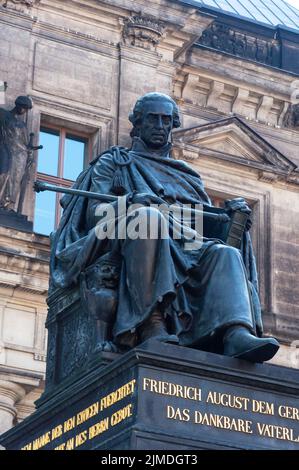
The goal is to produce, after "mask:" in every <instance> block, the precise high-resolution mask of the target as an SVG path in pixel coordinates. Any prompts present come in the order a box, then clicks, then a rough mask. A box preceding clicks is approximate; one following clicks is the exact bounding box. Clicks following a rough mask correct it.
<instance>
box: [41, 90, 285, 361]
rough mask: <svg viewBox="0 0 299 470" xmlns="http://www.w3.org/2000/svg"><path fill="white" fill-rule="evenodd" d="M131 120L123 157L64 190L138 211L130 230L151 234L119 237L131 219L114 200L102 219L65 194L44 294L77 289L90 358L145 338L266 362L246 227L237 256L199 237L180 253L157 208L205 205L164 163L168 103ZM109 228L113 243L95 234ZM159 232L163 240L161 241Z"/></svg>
mask: <svg viewBox="0 0 299 470" xmlns="http://www.w3.org/2000/svg"><path fill="white" fill-rule="evenodd" d="M130 121H131V123H132V125H133V130H132V132H131V136H132V147H131V149H130V150H128V149H124V148H122V147H112V148H111V149H110V150H108V151H106V152H104V153H103V154H102V155H100V156H99V157H98V158H96V159H95V160H94V161H92V162H91V164H90V166H89V168H88V169H87V170H85V171H83V173H81V175H79V177H78V179H77V181H76V183H75V184H74V186H73V188H75V189H77V190H83V191H88V192H94V193H100V194H104V195H116V196H120V197H121V198H122V201H123V202H124V205H125V208H126V210H127V209H130V207H131V206H132V205H133V204H139V210H138V220H139V222H140V221H141V222H143V221H145V224H147V221H148V220H151V217H152V218H153V219H154V220H155V221H156V223H157V226H158V233H159V236H157V237H151V236H146V237H137V238H134V237H121V236H119V233H120V227H124V226H125V227H128V224H129V223H130V222H131V221H132V215H130V214H129V215H128V213H127V212H126V211H125V212H124V213H120V212H119V205H118V203H117V202H113V203H111V205H112V206H113V208H114V214H116V215H115V216H114V217H111V219H109V217H108V219H107V212H109V211H108V208H107V210H106V212H105V210H104V212H105V216H104V217H103V213H104V212H103V211H102V212H101V210H100V211H99V208H100V209H103V207H104V206H103V204H100V205H99V201H98V200H96V199H92V198H86V197H82V196H79V195H75V194H72V195H65V196H64V197H63V198H62V201H61V203H62V206H63V209H64V211H63V216H62V219H61V222H60V225H59V227H58V229H57V231H56V232H54V233H53V234H52V255H51V275H50V292H53V291H55V290H57V289H59V290H67V289H69V288H70V287H72V286H76V285H77V286H79V287H80V289H81V302H83V304H84V306H85V308H86V309H87V310H88V312H89V314H90V315H92V316H93V318H95V319H96V325H97V326H96V328H97V341H96V350H97V351H115V350H122V349H126V348H132V347H134V346H135V345H137V344H139V343H141V342H143V341H145V340H147V339H151V338H152V339H156V340H157V341H161V342H169V343H174V344H178V345H181V346H185V347H192V348H197V349H202V350H206V351H211V352H216V353H220V354H224V355H227V356H232V357H237V358H241V359H245V360H249V361H251V362H263V361H266V360H269V359H271V358H272V357H273V356H274V354H275V353H276V352H277V350H278V348H279V344H278V342H277V341H276V340H275V339H274V338H264V337H263V327H262V319H261V308H260V303H259V298H258V283H257V273H256V266H255V259H254V255H253V252H252V246H251V242H250V236H249V232H248V230H249V228H250V225H251V224H250V220H249V223H248V224H247V227H246V231H245V233H244V236H243V244H242V248H241V249H240V250H238V249H236V248H233V247H231V246H227V245H226V244H225V243H223V242H221V241H220V240H217V239H207V238H204V240H203V243H202V245H201V246H200V247H198V246H197V245H194V249H188V250H186V249H185V244H184V242H185V240H184V239H183V238H182V239H177V238H175V237H174V236H173V233H174V230H177V228H178V226H179V228H181V227H180V223H182V224H183V222H180V220H175V218H172V219H171V218H170V219H168V220H167V223H168V225H167V226H166V219H165V217H164V215H163V212H161V210H159V208H157V207H159V205H160V204H162V203H163V204H164V206H165V205H166V206H167V205H170V204H176V205H179V206H184V205H188V204H190V205H194V204H203V205H204V206H205V207H209V206H211V201H210V198H209V196H208V195H207V193H206V191H205V189H204V186H203V183H202V180H201V178H200V176H199V175H198V174H197V173H196V172H195V171H194V170H193V169H192V168H191V167H190V166H189V165H187V164H186V163H185V162H183V161H180V160H175V159H173V158H172V157H171V143H169V137H170V134H171V131H172V129H173V128H178V127H179V126H180V118H179V112H178V108H177V105H176V103H175V102H174V101H173V100H172V99H171V98H170V97H168V96H167V95H163V94H160V93H148V94H146V95H144V96H143V97H141V98H140V99H139V100H138V101H137V102H136V104H135V107H134V110H133V112H132V114H131V115H130ZM153 204H155V205H156V206H155V207H153ZM235 210H239V211H244V212H246V213H247V214H248V213H249V212H250V208H249V207H248V205H247V204H246V202H245V201H244V200H242V199H236V200H232V201H230V202H228V203H227V213H232V212H234V211H235ZM100 213H101V215H99V214H100ZM112 219H113V220H112ZM112 225H113V226H114V228H115V226H116V232H115V233H116V235H115V236H114V237H106V238H104V237H102V236H99V233H100V232H101V233H103V232H105V231H106V232H109V230H110V228H111V227H112ZM165 227H166V230H168V233H169V234H172V235H171V236H168V237H162V236H160V235H161V233H162V232H163V230H164V229H165ZM164 233H165V232H164ZM147 235H148V234H147Z"/></svg>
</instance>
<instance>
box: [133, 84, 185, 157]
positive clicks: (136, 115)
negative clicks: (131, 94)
mask: <svg viewBox="0 0 299 470" xmlns="http://www.w3.org/2000/svg"><path fill="white" fill-rule="evenodd" d="M129 119H130V121H131V123H132V124H133V129H132V132H131V137H140V138H141V139H142V140H143V141H144V142H145V144H146V145H147V146H148V147H149V148H151V149H154V150H156V149H159V148H161V147H163V146H164V145H166V144H167V142H168V139H169V135H170V132H171V130H172V129H173V128H176V127H180V125H181V122H180V116H179V110H178V107H177V104H176V103H175V101H174V100H173V99H172V98H170V96H168V95H164V94H163V93H155V92H154V93H147V94H146V95H143V96H141V97H140V98H139V99H138V100H137V102H136V104H135V106H134V109H133V112H132V113H131V114H130V115H129Z"/></svg>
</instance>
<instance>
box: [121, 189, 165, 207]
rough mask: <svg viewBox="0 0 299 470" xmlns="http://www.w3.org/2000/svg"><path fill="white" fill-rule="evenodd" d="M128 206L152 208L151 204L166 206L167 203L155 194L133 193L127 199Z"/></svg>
mask: <svg viewBox="0 0 299 470" xmlns="http://www.w3.org/2000/svg"><path fill="white" fill-rule="evenodd" d="M127 204H128V205H131V204H138V205H140V206H150V205H151V204H165V202H164V201H163V199H161V198H160V197H158V196H156V195H155V194H149V193H137V192H133V193H131V194H130V195H129V196H128V197H127Z"/></svg>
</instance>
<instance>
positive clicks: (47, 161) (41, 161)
mask: <svg viewBox="0 0 299 470" xmlns="http://www.w3.org/2000/svg"><path fill="white" fill-rule="evenodd" d="M40 145H43V147H44V148H43V149H42V150H39V152H38V165H37V171H38V172H39V173H46V174H47V175H53V176H58V174H57V171H58V157H59V132H57V131H52V130H49V129H41V131H40Z"/></svg>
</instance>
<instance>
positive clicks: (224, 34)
mask: <svg viewBox="0 0 299 470" xmlns="http://www.w3.org/2000/svg"><path fill="white" fill-rule="evenodd" d="M198 44H199V45H202V46H206V47H211V48H212V49H216V50H218V51H222V52H226V53H229V54H233V55H236V56H238V57H243V58H245V59H251V60H254V61H255V62H260V63H262V64H267V65H271V66H273V67H280V66H281V63H280V62H281V60H280V48H281V46H280V44H279V42H278V41H277V40H275V39H273V38H271V39H269V40H266V39H262V38H260V37H257V36H253V35H251V34H248V33H246V34H245V33H244V32H241V31H238V30H236V29H234V28H232V27H230V26H228V25H226V24H223V23H221V22H217V21H215V22H214V23H212V25H210V26H209V27H208V28H207V29H206V30H205V31H204V32H203V33H202V36H201V38H200V39H199V41H198Z"/></svg>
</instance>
